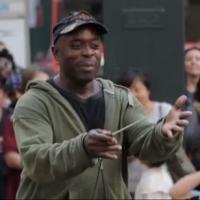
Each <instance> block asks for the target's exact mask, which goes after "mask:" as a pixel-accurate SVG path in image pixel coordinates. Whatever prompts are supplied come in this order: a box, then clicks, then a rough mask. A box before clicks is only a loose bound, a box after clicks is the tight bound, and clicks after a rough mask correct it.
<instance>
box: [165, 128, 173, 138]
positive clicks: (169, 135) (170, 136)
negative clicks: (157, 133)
mask: <svg viewBox="0 0 200 200" xmlns="http://www.w3.org/2000/svg"><path fill="white" fill-rule="evenodd" d="M164 135H165V136H166V137H168V138H173V137H174V134H173V132H172V131H171V130H168V131H167V132H165V134H164Z"/></svg>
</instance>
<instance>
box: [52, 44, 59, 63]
mask: <svg viewBox="0 0 200 200" xmlns="http://www.w3.org/2000/svg"><path fill="white" fill-rule="evenodd" d="M51 51H52V53H53V55H54V58H55V60H56V61H58V48H57V47H56V46H55V45H52V46H51Z"/></svg>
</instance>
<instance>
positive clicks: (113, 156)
mask: <svg viewBox="0 0 200 200" xmlns="http://www.w3.org/2000/svg"><path fill="white" fill-rule="evenodd" d="M98 157H100V158H104V159H111V160H116V159H117V158H118V156H117V154H113V153H110V152H101V153H99V155H98Z"/></svg>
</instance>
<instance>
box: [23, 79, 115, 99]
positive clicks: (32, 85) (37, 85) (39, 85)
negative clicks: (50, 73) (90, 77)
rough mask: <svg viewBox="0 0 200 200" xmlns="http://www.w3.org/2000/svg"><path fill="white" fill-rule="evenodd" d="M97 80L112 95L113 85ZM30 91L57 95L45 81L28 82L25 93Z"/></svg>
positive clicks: (107, 81)
mask: <svg viewBox="0 0 200 200" xmlns="http://www.w3.org/2000/svg"><path fill="white" fill-rule="evenodd" d="M97 80H98V81H100V82H101V83H102V85H103V89H104V91H106V92H108V93H110V94H114V83H113V82H112V81H110V80H105V79H102V78H98V79H97ZM32 89H37V90H42V91H44V92H47V93H49V94H51V95H57V94H58V91H57V90H56V89H55V88H54V87H53V86H52V85H51V84H49V83H48V82H46V81H41V80H34V81H30V82H29V84H28V85H27V87H26V91H28V90H32Z"/></svg>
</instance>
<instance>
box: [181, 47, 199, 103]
mask: <svg viewBox="0 0 200 200" xmlns="http://www.w3.org/2000/svg"><path fill="white" fill-rule="evenodd" d="M184 63H185V73H186V88H185V94H186V96H187V97H188V103H192V102H193V98H194V92H195V91H196V86H197V83H198V81H199V77H200V49H199V48H197V47H192V48H188V49H186V50H185V62H184Z"/></svg>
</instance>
